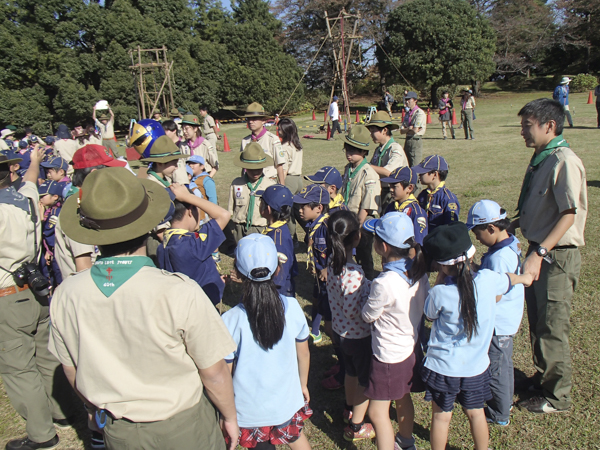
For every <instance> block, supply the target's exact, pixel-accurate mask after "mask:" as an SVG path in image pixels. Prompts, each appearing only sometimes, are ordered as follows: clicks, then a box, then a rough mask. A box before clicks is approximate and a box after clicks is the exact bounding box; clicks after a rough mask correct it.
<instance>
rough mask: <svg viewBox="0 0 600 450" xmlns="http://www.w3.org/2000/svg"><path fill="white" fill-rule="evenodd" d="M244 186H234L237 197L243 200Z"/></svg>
mask: <svg viewBox="0 0 600 450" xmlns="http://www.w3.org/2000/svg"><path fill="white" fill-rule="evenodd" d="M243 189H244V186H234V190H235V197H236V198H242V195H244V194H243Z"/></svg>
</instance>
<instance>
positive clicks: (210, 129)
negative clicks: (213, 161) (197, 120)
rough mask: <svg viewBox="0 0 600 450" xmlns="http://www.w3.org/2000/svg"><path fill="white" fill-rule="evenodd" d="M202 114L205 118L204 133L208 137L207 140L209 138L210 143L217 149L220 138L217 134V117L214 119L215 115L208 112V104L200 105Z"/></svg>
mask: <svg viewBox="0 0 600 450" xmlns="http://www.w3.org/2000/svg"><path fill="white" fill-rule="evenodd" d="M200 116H201V117H202V118H203V119H204V122H202V135H203V136H204V137H205V138H206V140H208V142H210V145H212V146H213V148H214V149H215V151H216V150H217V140H218V139H219V136H217V133H216V130H215V129H216V126H217V124H216V123H215V119H213V116H211V115H210V114H208V107H207V106H201V107H200Z"/></svg>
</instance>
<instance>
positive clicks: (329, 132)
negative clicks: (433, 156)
mask: <svg viewBox="0 0 600 450" xmlns="http://www.w3.org/2000/svg"><path fill="white" fill-rule="evenodd" d="M329 139H331V128H330V127H329V122H327V140H329Z"/></svg>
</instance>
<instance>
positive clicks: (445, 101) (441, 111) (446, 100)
mask: <svg viewBox="0 0 600 450" xmlns="http://www.w3.org/2000/svg"><path fill="white" fill-rule="evenodd" d="M442 101H443V102H444V107H443V108H442V109H440V116H441V115H442V114H446V111H447V110H448V103H450V99H449V98H443V99H442Z"/></svg>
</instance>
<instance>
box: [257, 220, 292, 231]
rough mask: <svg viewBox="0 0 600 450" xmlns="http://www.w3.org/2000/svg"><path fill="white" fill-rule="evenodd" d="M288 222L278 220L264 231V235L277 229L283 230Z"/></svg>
mask: <svg viewBox="0 0 600 450" xmlns="http://www.w3.org/2000/svg"><path fill="white" fill-rule="evenodd" d="M286 223H287V222H286V221H285V220H278V221H277V222H274V223H272V224H271V225H269V226H267V228H265V229H264V230H263V231H262V234H268V233H270V232H271V231H273V230H276V229H277V228H281V227H282V226H284V225H285V224H286Z"/></svg>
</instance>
